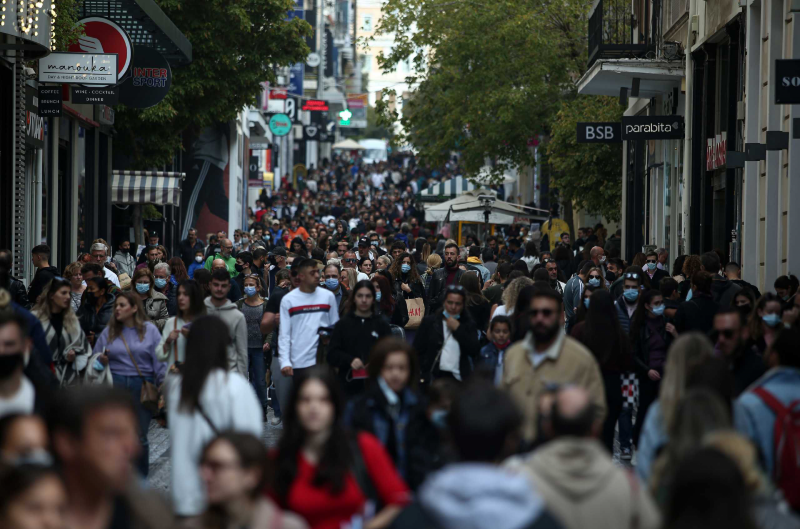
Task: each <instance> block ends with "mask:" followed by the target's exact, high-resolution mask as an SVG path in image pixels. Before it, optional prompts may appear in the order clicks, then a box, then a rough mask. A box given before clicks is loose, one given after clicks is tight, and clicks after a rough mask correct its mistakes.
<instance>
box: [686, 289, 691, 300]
mask: <svg viewBox="0 0 800 529" xmlns="http://www.w3.org/2000/svg"><path fill="white" fill-rule="evenodd" d="M691 299H692V289H691V288H690V289H689V293H688V294H686V301H690V300H691Z"/></svg>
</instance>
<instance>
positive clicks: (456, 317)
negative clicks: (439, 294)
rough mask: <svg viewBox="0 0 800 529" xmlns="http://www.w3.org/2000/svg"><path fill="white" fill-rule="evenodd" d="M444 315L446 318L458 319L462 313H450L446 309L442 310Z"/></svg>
mask: <svg viewBox="0 0 800 529" xmlns="http://www.w3.org/2000/svg"><path fill="white" fill-rule="evenodd" d="M442 316H444V317H445V318H455V319H457V320H458V319H460V318H461V314H450V313H449V312H447V311H446V310H445V311H443V312H442Z"/></svg>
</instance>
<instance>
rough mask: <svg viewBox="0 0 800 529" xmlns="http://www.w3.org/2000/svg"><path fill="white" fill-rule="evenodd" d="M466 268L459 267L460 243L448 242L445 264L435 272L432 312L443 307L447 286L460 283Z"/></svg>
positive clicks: (431, 288)
mask: <svg viewBox="0 0 800 529" xmlns="http://www.w3.org/2000/svg"><path fill="white" fill-rule="evenodd" d="M463 274H464V270H461V269H460V268H459V267H458V245H457V244H455V243H452V242H451V243H448V244H446V245H445V247H444V266H443V267H441V268H440V269H438V270H436V271H435V272H434V273H433V278H432V279H431V287H430V304H431V312H435V311H437V310H438V309H440V308H441V307H442V303H443V302H444V295H445V291H446V290H447V287H449V286H450V285H458V284H460V281H461V276H462V275H463Z"/></svg>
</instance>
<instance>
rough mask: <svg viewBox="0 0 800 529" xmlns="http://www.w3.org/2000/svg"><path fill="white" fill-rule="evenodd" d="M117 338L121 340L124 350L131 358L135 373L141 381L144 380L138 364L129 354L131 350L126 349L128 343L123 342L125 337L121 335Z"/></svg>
mask: <svg viewBox="0 0 800 529" xmlns="http://www.w3.org/2000/svg"><path fill="white" fill-rule="evenodd" d="M119 337H120V339H121V340H122V343H123V344H125V350H126V351H128V356H129V357H130V358H131V362H133V367H135V368H136V372H137V373H139V376H140V377H141V378H142V380H144V375H143V374H142V370H141V369H139V364H137V363H136V359H135V358H134V357H133V354H131V348H130V347H128V341H127V340H125V337H124V336H123V335H122V334H120V335H119Z"/></svg>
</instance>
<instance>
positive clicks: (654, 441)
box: [636, 332, 714, 482]
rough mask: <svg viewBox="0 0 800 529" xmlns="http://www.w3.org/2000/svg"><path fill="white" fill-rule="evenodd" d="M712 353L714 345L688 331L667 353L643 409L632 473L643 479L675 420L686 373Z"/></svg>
mask: <svg viewBox="0 0 800 529" xmlns="http://www.w3.org/2000/svg"><path fill="white" fill-rule="evenodd" d="M713 356H714V346H713V345H712V344H711V341H710V340H709V339H708V338H707V337H705V336H704V335H702V334H700V333H696V332H690V333H686V334H682V335H680V336H679V337H678V338H677V339H676V340H675V341H674V342H672V345H671V346H670V348H669V351H668V352H667V363H666V364H665V365H664V379H663V380H662V381H661V387H660V388H659V391H658V400H656V401H655V402H653V403H652V404H651V405H650V407H649V408H648V410H647V415H646V416H645V419H644V422H643V423H642V431H641V434H640V436H639V445H638V446H637V451H636V473H637V474H638V475H639V477H640V478H641V479H642V480H643V481H644V482H647V481H648V479H649V478H650V473H651V471H652V466H653V462H654V460H655V458H656V455H657V454H658V451H659V450H660V449H661V448H663V447H664V446H666V444H667V443H668V442H669V435H668V434H667V432H668V431H669V430H670V428H671V427H672V425H673V424H674V423H675V419H676V415H677V411H678V403H679V402H680V400H681V398H683V396H684V394H685V393H686V381H687V380H688V378H689V374H690V373H691V372H692V371H693V370H694V369H695V368H696V367H697V366H699V365H701V364H702V363H703V362H706V361H707V360H709V359H710V358H712V357H713Z"/></svg>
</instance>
